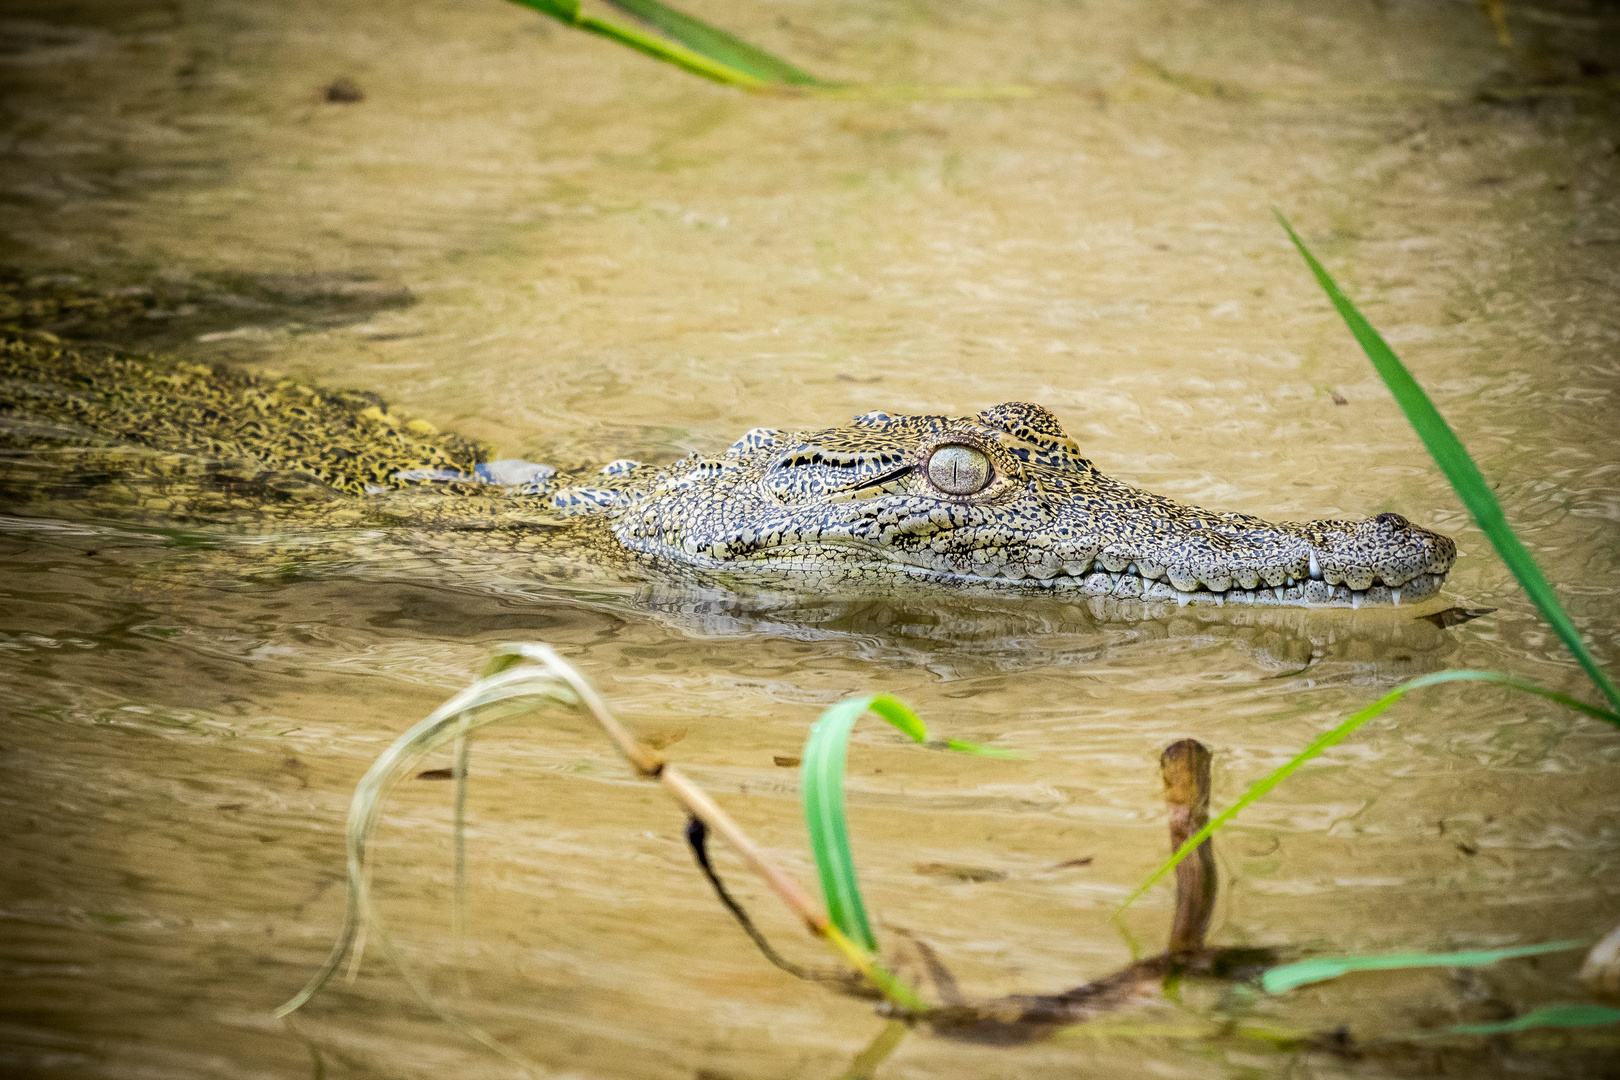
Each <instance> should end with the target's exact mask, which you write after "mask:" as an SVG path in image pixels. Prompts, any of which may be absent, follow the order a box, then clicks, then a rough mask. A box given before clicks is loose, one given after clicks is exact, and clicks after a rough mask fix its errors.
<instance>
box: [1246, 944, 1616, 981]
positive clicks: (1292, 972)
mask: <svg viewBox="0 0 1620 1080" xmlns="http://www.w3.org/2000/svg"><path fill="white" fill-rule="evenodd" d="M1589 944H1591V942H1589V941H1552V942H1547V943H1546V944H1542V945H1517V946H1514V947H1513V948H1510V949H1472V950H1466V951H1463V952H1450V953H1420V952H1405V953H1390V954H1387V955H1385V956H1315V957H1312V958H1311V959H1309V960H1301V961H1300V962H1299V963H1297V964H1283V965H1282V966H1280V967H1274V968H1271V969H1270V970H1269V971H1267V972H1266V973H1265V974H1264V975H1262V976H1261V977H1260V985H1261V986H1262V987H1264V988H1265V991H1266V993H1268V994H1281V993H1285V992H1287V991H1289V990H1292V989H1294V988H1295V987H1297V986H1305V985H1307V984H1308V983H1314V982H1325V981H1326V980H1328V979H1337V978H1338V977H1339V976H1340V975H1348V974H1349V973H1350V972H1352V971H1402V970H1406V969H1408V968H1426V967H1486V966H1487V965H1490V964H1494V963H1496V962H1497V961H1499V960H1511V959H1513V958H1514V957H1517V956H1540V955H1541V954H1542V953H1554V952H1568V951H1569V950H1570V949H1580V948H1584V947H1586V946H1587V945H1589Z"/></svg>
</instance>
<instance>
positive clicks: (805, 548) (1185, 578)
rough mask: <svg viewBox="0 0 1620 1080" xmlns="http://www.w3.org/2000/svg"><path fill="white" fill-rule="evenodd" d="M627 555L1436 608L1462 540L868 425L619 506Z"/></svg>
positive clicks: (994, 442)
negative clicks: (1229, 506)
mask: <svg viewBox="0 0 1620 1080" xmlns="http://www.w3.org/2000/svg"><path fill="white" fill-rule="evenodd" d="M612 527H613V531H614V534H615V535H616V536H617V538H618V540H619V542H620V543H622V544H624V545H625V546H626V547H628V548H630V549H632V550H634V551H637V552H640V553H642V554H643V555H645V556H648V557H651V558H653V559H654V560H657V561H672V562H677V563H681V564H684V565H685V566H687V567H690V568H696V569H699V570H703V571H709V572H713V573H715V574H716V575H718V576H720V577H722V578H725V579H730V580H745V581H767V582H780V583H788V584H793V585H796V586H797V587H800V588H811V589H828V590H840V589H843V588H846V587H850V586H858V587H861V588H866V587H870V586H874V585H883V584H885V583H900V582H907V581H926V582H932V583H936V584H939V585H944V586H951V587H965V588H975V589H984V590H992V591H1000V590H1005V591H1014V590H1017V591H1029V590H1043V591H1050V592H1052V593H1054V594H1062V595H1073V596H1113V597H1120V598H1136V599H1142V600H1147V601H1161V600H1174V601H1177V602H1179V603H1187V602H1189V601H1199V600H1209V601H1214V602H1217V603H1222V602H1237V603H1245V604H1290V605H1336V606H1355V607H1360V606H1361V605H1362V604H1364V603H1389V602H1391V601H1393V602H1395V603H1400V602H1401V601H1402V600H1403V599H1406V600H1421V599H1423V598H1425V597H1428V596H1432V595H1433V594H1434V593H1436V592H1437V591H1438V590H1439V588H1440V584H1441V582H1442V581H1443V580H1444V579H1445V575H1446V571H1447V570H1449V569H1450V568H1451V564H1452V562H1453V561H1454V560H1455V558H1456V545H1455V544H1453V543H1452V541H1451V540H1450V539H1448V538H1446V537H1444V536H1440V535H1438V534H1436V533H1432V532H1429V531H1428V530H1427V529H1423V528H1419V527H1418V526H1416V525H1413V524H1411V523H1410V522H1408V521H1407V520H1406V519H1405V518H1403V517H1401V516H1400V515H1399V514H1379V515H1378V516H1377V517H1375V518H1372V519H1370V520H1365V521H1305V522H1270V521H1265V520H1263V519H1261V518H1258V517H1252V516H1250V515H1248V514H1225V513H1216V512H1213V511H1210V510H1204V509H1200V508H1199V507H1195V506H1188V505H1185V504H1182V503H1178V502H1175V501H1173V500H1171V499H1166V498H1163V497H1161V496H1158V495H1153V494H1150V493H1148V492H1145V491H1142V490H1140V489H1138V488H1134V487H1131V486H1130V485H1128V484H1123V483H1120V482H1119V481H1117V480H1111V479H1109V478H1108V477H1106V476H1104V475H1102V474H1101V473H1100V472H1098V471H1097V469H1096V468H1095V467H1094V466H1093V465H1092V464H1091V462H1089V461H1087V460H1086V459H1085V458H1084V457H1082V456H1081V455H1080V451H1079V448H1078V447H1077V446H1076V445H1075V443H1074V441H1073V440H1072V439H1070V438H1069V436H1068V435H1067V434H1065V433H1064V431H1063V428H1062V427H1061V426H1060V425H1059V424H1058V422H1057V419H1056V418H1055V417H1054V416H1053V415H1052V414H1051V413H1050V412H1048V411H1047V410H1046V409H1044V408H1042V407H1041V406H1039V405H1030V404H1025V403H1020V402H1012V403H1008V404H1005V405H998V406H996V407H994V408H991V409H986V410H985V411H984V412H981V413H979V414H978V415H977V416H968V417H947V416H894V415H890V414H887V413H881V412H873V413H867V414H866V415H864V416H858V417H856V418H855V419H854V420H852V421H851V422H850V423H849V424H846V425H844V426H842V427H836V428H830V429H828V430H826V431H817V432H805V433H789V432H783V431H775V430H768V429H761V428H756V429H754V430H753V431H750V432H749V433H748V434H747V435H745V436H743V437H742V438H741V439H740V440H738V441H737V443H736V444H734V445H733V446H732V447H731V448H730V449H728V450H727V451H726V452H725V454H724V455H723V456H722V457H720V458H717V459H702V458H697V457H693V458H689V459H687V460H686V461H683V462H680V463H678V464H677V465H675V466H672V467H670V468H669V469H667V470H665V471H664V472H662V473H660V474H659V475H658V476H657V477H656V478H655V479H654V480H653V481H652V482H651V483H650V484H649V485H648V486H647V487H646V488H645V489H643V491H642V492H640V493H638V494H637V495H636V496H635V497H633V498H630V499H628V500H626V502H625V503H624V504H621V505H620V506H619V507H617V508H616V509H615V510H614V511H613V526H612Z"/></svg>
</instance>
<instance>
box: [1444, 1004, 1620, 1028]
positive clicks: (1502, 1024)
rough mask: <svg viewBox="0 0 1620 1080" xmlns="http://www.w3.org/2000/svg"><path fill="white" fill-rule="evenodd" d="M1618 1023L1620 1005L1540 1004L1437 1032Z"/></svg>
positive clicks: (1594, 1025)
mask: <svg viewBox="0 0 1620 1080" xmlns="http://www.w3.org/2000/svg"><path fill="white" fill-rule="evenodd" d="M1604 1024H1620V1009H1615V1008H1611V1007H1609V1006H1607V1005H1543V1006H1542V1007H1541V1008H1539V1009H1534V1010H1532V1011H1530V1012H1527V1013H1525V1014H1524V1015H1523V1016H1521V1017H1518V1018H1517V1019H1514V1020H1500V1021H1497V1022H1495V1023H1489V1024H1453V1025H1452V1026H1451V1027H1448V1028H1443V1029H1441V1031H1439V1032H1438V1033H1437V1034H1442V1035H1510V1034H1512V1033H1513V1032H1515V1031H1529V1030H1530V1029H1531V1028H1544V1027H1551V1028H1577V1027H1598V1026H1601V1025H1604Z"/></svg>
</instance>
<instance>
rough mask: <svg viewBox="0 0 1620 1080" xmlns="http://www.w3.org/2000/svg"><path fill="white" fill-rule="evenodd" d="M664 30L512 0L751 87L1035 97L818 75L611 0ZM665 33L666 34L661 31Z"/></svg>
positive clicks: (655, 5)
mask: <svg viewBox="0 0 1620 1080" xmlns="http://www.w3.org/2000/svg"><path fill="white" fill-rule="evenodd" d="M605 2H606V3H609V4H611V5H613V6H614V7H616V8H618V9H619V10H620V11H623V12H625V13H627V14H629V15H631V16H633V17H634V18H636V19H637V20H639V21H641V22H642V23H645V24H646V25H647V26H649V27H651V28H653V29H654V30H656V31H657V32H658V33H657V34H653V33H648V32H647V31H645V30H640V29H637V28H636V27H633V26H626V25H625V24H623V23H620V22H614V21H613V20H611V19H603V18H600V17H598V16H595V15H589V14H587V13H586V12H585V11H584V10H583V9H582V8H581V7H580V0H513V3H517V4H521V5H523V6H524V7H527V8H532V9H534V10H535V11H538V12H540V13H541V14H542V15H549V16H550V17H551V18H553V19H556V20H557V21H558V22H561V23H563V24H565V25H567V26H571V27H573V28H575V29H577V30H583V31H585V32H586V33H590V34H596V35H598V36H600V37H605V38H607V39H608V40H610V41H617V42H618V43H619V44H621V45H625V46H628V47H629V48H632V49H635V50H636V51H637V52H641V53H645V54H646V55H648V56H650V57H652V58H653V59H655V60H662V61H663V62H664V63H666V64H673V65H674V66H676V67H678V68H681V69H682V70H683V71H687V72H689V73H691V74H693V75H698V76H701V77H702V78H705V79H709V80H710V81H712V82H717V83H720V84H722V85H724V86H732V87H736V88H737V89H739V90H747V91H750V92H752V93H765V94H769V93H776V94H805V93H814V94H819V95H823V96H833V97H859V98H882V99H897V100H910V99H917V98H1008V97H1029V96H1032V95H1033V94H1034V93H1035V92H1036V91H1035V88H1034V87H1030V86H886V85H875V84H866V83H850V82H837V81H834V80H829V79H823V78H821V77H820V76H818V75H813V74H811V73H810V72H808V71H806V70H804V69H803V68H801V67H799V66H797V65H796V64H793V63H791V62H789V61H787V60H784V59H782V58H781V57H780V56H777V55H775V54H773V53H770V52H767V51H765V50H764V49H761V48H760V47H759V46H757V45H754V44H751V43H750V42H747V41H744V40H743V39H742V38H739V37H737V36H736V35H735V34H731V33H728V32H727V31H725V30H722V29H720V28H719V27H718V26H715V25H713V24H711V23H707V22H704V21H703V20H702V19H699V18H697V17H695V16H692V15H688V14H686V13H685V12H682V11H677V10H676V9H675V8H672V7H670V6H669V5H668V4H664V3H661V2H660V0H605ZM660 34H661V35H663V36H662V37H660V36H659V35H660Z"/></svg>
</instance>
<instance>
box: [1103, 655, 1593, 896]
mask: <svg viewBox="0 0 1620 1080" xmlns="http://www.w3.org/2000/svg"><path fill="white" fill-rule="evenodd" d="M1447 682H1491V683H1498V684H1500V685H1502V686H1507V687H1511V688H1512V689H1514V690H1519V691H1522V692H1524V693H1526V694H1535V695H1536V696H1537V697H1544V698H1546V699H1547V700H1548V701H1555V702H1557V703H1558V704H1560V705H1563V706H1565V707H1567V708H1570V709H1574V710H1576V711H1577V712H1583V713H1585V714H1586V715H1588V716H1593V717H1596V718H1597V719H1599V720H1607V721H1608V722H1609V723H1611V724H1614V725H1615V726H1617V727H1620V713H1614V712H1609V711H1608V710H1606V709H1600V708H1598V707H1597V706H1595V705H1588V704H1587V703H1586V702H1584V701H1578V700H1576V699H1575V698H1572V697H1570V696H1569V695H1567V694H1560V693H1558V692H1557V691H1556V690H1548V689H1547V688H1546V687H1544V686H1537V685H1536V684H1535V683H1533V682H1529V681H1527V680H1525V679H1520V678H1516V677H1514V676H1512V675H1506V674H1503V673H1502V672H1500V671H1472V670H1467V669H1464V670H1461V671H1435V672H1431V673H1430V674H1428V675H1420V676H1418V677H1417V678H1415V679H1412V680H1411V681H1409V682H1404V683H1402V684H1401V685H1399V686H1397V687H1396V688H1395V689H1393V690H1391V691H1390V692H1389V693H1387V694H1385V695H1384V696H1383V697H1381V698H1379V699H1378V700H1377V701H1375V702H1373V703H1372V704H1371V705H1368V706H1367V707H1366V708H1364V709H1360V710H1358V711H1356V712H1354V713H1351V714H1350V716H1349V717H1348V718H1347V719H1346V720H1345V721H1344V722H1343V723H1342V724H1340V725H1339V726H1338V727H1335V728H1333V729H1332V730H1330V731H1326V732H1323V733H1322V734H1321V735H1319V736H1317V737H1316V739H1315V740H1314V741H1313V742H1312V743H1311V744H1310V745H1309V746H1307V747H1306V748H1305V749H1303V750H1301V751H1300V752H1299V753H1298V754H1297V755H1295V757H1294V758H1293V759H1292V760H1291V761H1289V762H1288V763H1287V764H1286V765H1283V766H1282V767H1281V768H1279V769H1277V770H1276V771H1275V772H1273V773H1271V775H1269V776H1267V777H1265V778H1264V779H1262V780H1260V781H1258V782H1257V783H1256V784H1255V785H1254V786H1253V787H1251V788H1249V790H1248V791H1246V792H1244V793H1243V796H1242V798H1240V799H1238V801H1237V802H1235V803H1233V804H1232V805H1231V806H1230V807H1228V808H1227V809H1226V810H1224V811H1222V812H1221V814H1220V815H1219V816H1218V817H1215V818H1213V819H1211V820H1210V822H1209V824H1207V825H1205V826H1204V827H1203V828H1202V829H1199V830H1198V831H1197V832H1195V833H1193V834H1192V835H1191V836H1189V837H1188V838H1187V842H1186V843H1185V844H1182V845H1181V848H1180V850H1178V851H1177V852H1176V853H1175V854H1174V855H1171V856H1170V858H1168V859H1166V860H1165V861H1164V862H1163V863H1162V864H1160V866H1159V868H1158V869H1157V870H1155V871H1153V873H1152V874H1150V875H1149V876H1148V878H1147V880H1146V881H1144V882H1142V884H1140V885H1138V886H1137V887H1136V889H1135V891H1134V892H1132V893H1131V894H1130V895H1129V896H1127V897H1126V898H1125V901H1124V902H1123V903H1122V904H1120V905H1119V907H1117V908H1115V909H1114V915H1113V917H1114V918H1115V919H1118V918H1119V917H1120V915H1122V914H1123V913H1124V911H1125V909H1126V908H1128V907H1130V906H1131V905H1132V904H1133V903H1135V902H1136V901H1137V899H1138V898H1139V897H1141V895H1142V894H1143V893H1145V892H1147V891H1148V890H1149V889H1151V888H1152V887H1153V886H1154V885H1155V884H1156V883H1157V882H1158V880H1159V879H1160V878H1162V877H1164V875H1166V874H1168V873H1169V872H1170V871H1172V870H1174V869H1175V868H1176V867H1177V866H1178V865H1180V863H1181V861H1182V860H1183V859H1185V858H1187V856H1189V855H1191V854H1192V853H1193V852H1194V851H1196V850H1197V849H1198V845H1199V844H1202V843H1203V842H1204V841H1205V840H1208V839H1209V838H1210V837H1211V836H1213V835H1215V833H1216V831H1217V830H1219V829H1220V828H1221V827H1222V826H1223V825H1225V824H1226V823H1227V822H1228V821H1231V820H1232V819H1233V818H1235V817H1237V815H1238V814H1239V813H1241V812H1242V811H1243V809H1244V808H1245V807H1247V806H1249V805H1250V804H1251V803H1253V802H1255V801H1256V800H1258V799H1260V798H1261V797H1263V796H1264V795H1265V794H1266V793H1267V792H1268V791H1270V790H1271V789H1272V788H1274V787H1276V786H1277V785H1278V784H1280V783H1282V782H1283V781H1284V780H1286V779H1288V777H1289V776H1291V775H1293V773H1294V771H1295V770H1296V769H1298V768H1299V767H1300V766H1301V765H1304V764H1305V763H1306V762H1307V761H1310V760H1311V759H1312V758H1314V757H1316V756H1318V755H1319V754H1321V753H1322V752H1323V751H1324V750H1327V749H1328V748H1329V747H1331V746H1335V745H1337V744H1338V743H1340V742H1343V741H1344V740H1345V739H1346V738H1347V737H1349V735H1350V734H1351V733H1352V732H1354V731H1355V730H1356V729H1357V728H1359V727H1360V726H1361V725H1362V724H1365V723H1366V722H1367V721H1368V720H1371V719H1372V718H1373V717H1375V716H1377V715H1379V714H1380V713H1382V712H1383V711H1384V710H1385V709H1388V708H1389V707H1390V706H1391V705H1393V704H1395V703H1396V702H1397V701H1399V700H1401V698H1403V697H1405V696H1406V695H1407V694H1409V693H1411V692H1412V691H1413V690H1421V689H1423V688H1424V687H1425V686H1434V685H1436V684H1438V683H1447Z"/></svg>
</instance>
